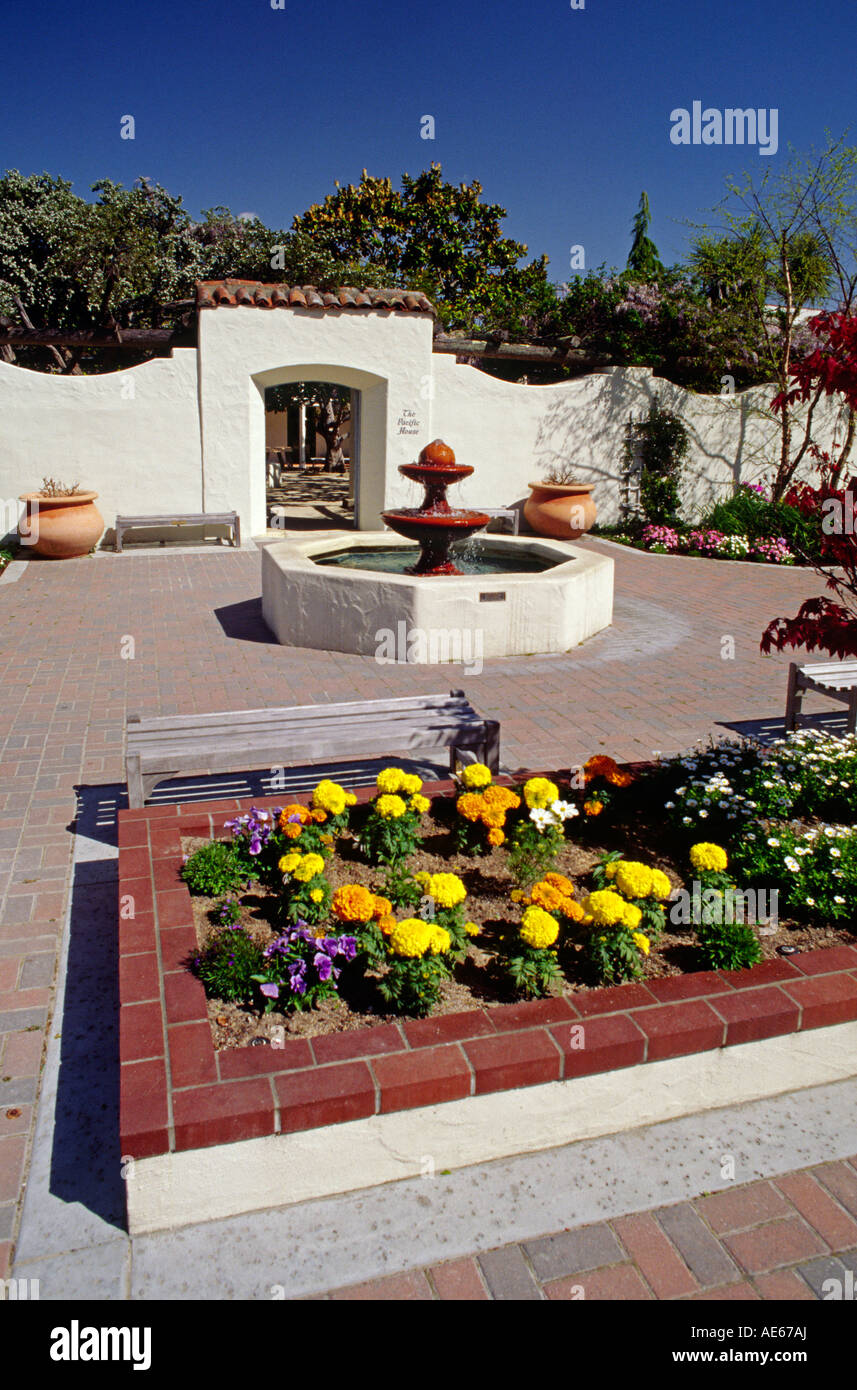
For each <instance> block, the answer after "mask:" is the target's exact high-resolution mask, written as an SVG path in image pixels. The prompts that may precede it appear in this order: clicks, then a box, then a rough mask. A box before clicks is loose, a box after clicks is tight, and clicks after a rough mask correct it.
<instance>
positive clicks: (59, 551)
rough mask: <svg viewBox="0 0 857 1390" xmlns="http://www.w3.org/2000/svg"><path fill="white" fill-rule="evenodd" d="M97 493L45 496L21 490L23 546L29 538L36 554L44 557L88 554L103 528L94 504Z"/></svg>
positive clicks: (71, 556)
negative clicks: (24, 507) (24, 510)
mask: <svg viewBox="0 0 857 1390" xmlns="http://www.w3.org/2000/svg"><path fill="white" fill-rule="evenodd" d="M97 496H98V493H97V492H75V493H73V495H72V496H71V497H45V496H44V495H43V494H42V493H41V492H24V493H22V494H21V497H20V500H21V501H22V502H26V504H27V515H26V518H25V520H24V521H23V523H22V524H21V525H19V527H18V534H19V536H20V537H21V539H22V541H23V542H24V544H25V545H29V544H30V542H31V541H32V542H33V544H32V549H33V550H34V551H35V552H36V554H37V555H44V556H45V557H46V559H48V560H71V559H73V558H74V557H75V556H76V555H88V554H89V552H90V550H91V549H92V547H93V546H94V545H95V543H96V542H97V541H98V540H99V539H100V537H101V535H102V532H103V531H104V518H103V516H102V515H101V513H100V511H99V510H98V508H97V507H96V506H95V498H96V497H97Z"/></svg>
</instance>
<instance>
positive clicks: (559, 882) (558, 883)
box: [542, 872, 574, 897]
mask: <svg viewBox="0 0 857 1390" xmlns="http://www.w3.org/2000/svg"><path fill="white" fill-rule="evenodd" d="M542 882H543V883H549V884H550V885H551V887H552V888H558V889H559V891H560V892H561V893H563V894H564V895H565V896H566V897H571V896H572V895H573V894H574V884H573V883H572V881H571V879H570V878H566V876H565V874H556V873H553V872H551V873H549V874H545V876H544V879H543V880H542Z"/></svg>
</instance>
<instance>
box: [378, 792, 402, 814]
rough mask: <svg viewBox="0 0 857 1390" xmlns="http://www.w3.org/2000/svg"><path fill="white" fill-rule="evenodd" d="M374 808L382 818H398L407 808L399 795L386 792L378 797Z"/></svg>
mask: <svg viewBox="0 0 857 1390" xmlns="http://www.w3.org/2000/svg"><path fill="white" fill-rule="evenodd" d="M375 809H376V810H377V812H378V815H379V816H383V818H384V820H398V819H399V817H400V816H403V815H404V814H405V812H406V811H407V809H408V808H407V806H406V805H405V803H404V801H403V800H402V798H401V797H400V796H393V795H390V794H389V793H388V794H385V795H384V796H379V797H378V800H377V801H376V802H375Z"/></svg>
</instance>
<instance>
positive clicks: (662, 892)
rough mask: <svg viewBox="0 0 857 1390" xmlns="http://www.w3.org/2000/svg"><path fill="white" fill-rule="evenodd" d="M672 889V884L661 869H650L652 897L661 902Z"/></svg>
mask: <svg viewBox="0 0 857 1390" xmlns="http://www.w3.org/2000/svg"><path fill="white" fill-rule="evenodd" d="M672 890H673V886H672V884H671V883H670V881H669V879H668V878H667V876H666V874H665V873H664V872H663V871H662V870H661V869H652V897H653V898H657V899H658V901H659V902H663V900H664V898H668V897H669V895H670V893H671V892H672Z"/></svg>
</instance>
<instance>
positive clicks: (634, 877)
mask: <svg viewBox="0 0 857 1390" xmlns="http://www.w3.org/2000/svg"><path fill="white" fill-rule="evenodd" d="M614 883H615V884H616V887H617V888H618V889H619V892H620V893H622V894H624V896H625V897H626V898H647V897H648V896H649V894H650V893H651V891H652V871H651V869H650V868H649V867H648V865H646V864H641V863H640V862H639V861H638V860H635V859H620V860H619V861H618V862H617V864H616V874H615V877H614Z"/></svg>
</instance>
